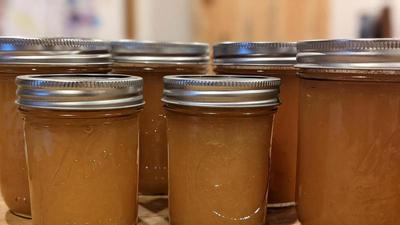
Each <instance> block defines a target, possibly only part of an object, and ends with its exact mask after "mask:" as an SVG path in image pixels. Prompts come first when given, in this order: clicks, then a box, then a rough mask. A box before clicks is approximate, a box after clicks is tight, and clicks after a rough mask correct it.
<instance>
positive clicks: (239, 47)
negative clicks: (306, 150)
mask: <svg viewBox="0 0 400 225" xmlns="http://www.w3.org/2000/svg"><path fill="white" fill-rule="evenodd" d="M296 52H297V51H296V43H293V42H286V43H280V42H226V43H219V44H217V45H215V46H214V60H213V61H214V71H215V73H216V74H249V75H263V76H273V77H278V78H280V79H281V86H280V98H281V101H282V105H281V106H280V107H279V112H277V114H276V120H275V126H274V132H273V133H274V135H273V137H272V150H271V152H272V155H271V176H270V185H269V191H268V203H269V204H268V207H271V208H276V210H278V207H289V206H293V207H294V205H295V203H294V202H295V188H296V160H297V122H298V121H297V120H298V107H299V106H298V104H299V103H298V93H299V83H300V82H299V81H300V79H299V78H298V76H297V74H296V73H297V69H296V68H295V67H294V65H295V64H296ZM284 219H285V220H287V219H288V218H284ZM293 219H295V218H293Z"/></svg>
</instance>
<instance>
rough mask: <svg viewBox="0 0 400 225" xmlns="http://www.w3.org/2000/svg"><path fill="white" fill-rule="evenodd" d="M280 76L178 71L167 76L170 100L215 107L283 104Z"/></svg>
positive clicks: (186, 104)
mask: <svg viewBox="0 0 400 225" xmlns="http://www.w3.org/2000/svg"><path fill="white" fill-rule="evenodd" d="M279 86H280V79H279V78H274V77H266V76H249V75H175V76H165V77H164V97H163V99H162V101H163V102H164V103H167V104H176V105H184V106H196V107H215V108H244V107H266V106H276V105H278V104H279Z"/></svg>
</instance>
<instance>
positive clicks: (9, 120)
mask: <svg viewBox="0 0 400 225" xmlns="http://www.w3.org/2000/svg"><path fill="white" fill-rule="evenodd" d="M110 60H111V56H110V52H109V46H108V44H107V43H105V42H103V41H99V40H92V39H76V38H21V37H0V189H1V193H2V196H3V199H4V201H5V203H6V205H7V206H8V207H9V209H10V210H11V212H13V213H14V214H17V215H20V216H24V217H30V214H31V213H30V200H29V199H30V197H29V185H28V174H27V170H26V159H25V153H24V152H25V151H24V141H23V132H22V120H21V118H20V117H19V115H18V112H17V107H16V106H15V104H14V101H15V98H16V96H15V91H16V85H15V77H16V76H17V75H21V74H41V73H78V72H91V73H108V72H109V71H110V70H111V67H110V64H111V62H110Z"/></svg>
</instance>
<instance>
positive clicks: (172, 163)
mask: <svg viewBox="0 0 400 225" xmlns="http://www.w3.org/2000/svg"><path fill="white" fill-rule="evenodd" d="M279 83H280V80H279V78H272V77H265V76H229V75H224V76H222V75H217V76H216V75H214V76H209V75H204V76H201V75H200V76H199V75H197V76H196V75H181V76H166V77H164V97H163V102H164V107H165V109H166V116H167V136H168V153H169V158H168V159H169V210H170V211H169V212H170V218H169V221H170V223H171V225H210V224H213V225H231V224H232V225H237V224H240V225H263V224H265V221H266V206H267V202H266V198H267V192H268V180H269V166H270V148H271V135H272V127H273V121H274V115H275V112H276V110H277V107H278V105H279V99H278V93H279Z"/></svg>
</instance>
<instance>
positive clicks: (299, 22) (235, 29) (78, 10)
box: [0, 0, 400, 43]
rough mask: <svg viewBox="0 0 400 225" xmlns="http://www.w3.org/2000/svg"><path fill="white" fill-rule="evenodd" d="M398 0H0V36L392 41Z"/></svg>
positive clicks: (399, 17) (399, 19)
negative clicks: (360, 39)
mask: <svg viewBox="0 0 400 225" xmlns="http://www.w3.org/2000/svg"><path fill="white" fill-rule="evenodd" d="M398 12H400V1H398V0H0V35H7V36H12V35H23V36H81V37H97V38H102V39H121V38H136V39H141V40H163V41H204V42H209V43H214V42H218V41H228V40H229V41H245V40H248V41H263V40H264V41H266V40H301V39H315V38H340V37H341V38H356V37H398V36H399V35H400V13H398Z"/></svg>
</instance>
